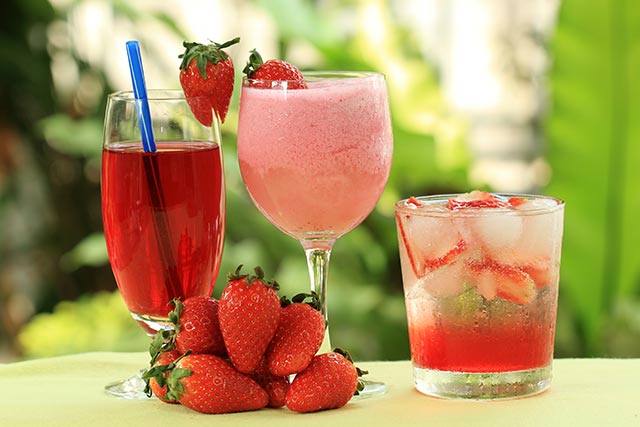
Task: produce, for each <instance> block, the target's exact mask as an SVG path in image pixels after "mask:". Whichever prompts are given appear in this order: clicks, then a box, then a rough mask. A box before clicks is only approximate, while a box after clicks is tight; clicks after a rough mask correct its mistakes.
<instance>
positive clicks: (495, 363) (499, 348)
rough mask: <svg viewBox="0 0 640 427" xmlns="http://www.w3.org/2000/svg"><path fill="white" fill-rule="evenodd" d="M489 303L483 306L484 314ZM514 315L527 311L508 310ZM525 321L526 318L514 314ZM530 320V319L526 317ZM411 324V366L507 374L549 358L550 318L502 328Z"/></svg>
mask: <svg viewBox="0 0 640 427" xmlns="http://www.w3.org/2000/svg"><path fill="white" fill-rule="evenodd" d="M489 306H491V303H489V304H486V307H485V310H488V311H490V310H492V308H487V307H489ZM512 311H514V312H516V311H528V309H523V310H512ZM514 315H515V316H522V317H525V316H527V314H519V313H514ZM528 316H530V315H528ZM490 318H491V315H487V316H486V318H485V321H479V322H477V323H476V322H473V323H472V324H467V323H457V322H451V323H449V324H447V323H444V324H437V323H434V324H420V323H414V324H413V325H411V327H410V328H409V336H410V339H411V342H412V345H411V359H412V360H413V363H414V365H415V366H418V367H421V368H429V369H438V370H442V371H456V372H508V371H523V370H528V369H535V368H541V367H545V366H547V365H549V364H550V363H551V358H552V357H553V336H554V322H553V320H554V319H553V318H552V316H542V317H541V318H540V319H539V320H538V321H534V322H524V321H520V322H518V321H515V322H508V323H505V324H492V323H496V322H495V321H494V322H490V321H488V320H489V319H490Z"/></svg>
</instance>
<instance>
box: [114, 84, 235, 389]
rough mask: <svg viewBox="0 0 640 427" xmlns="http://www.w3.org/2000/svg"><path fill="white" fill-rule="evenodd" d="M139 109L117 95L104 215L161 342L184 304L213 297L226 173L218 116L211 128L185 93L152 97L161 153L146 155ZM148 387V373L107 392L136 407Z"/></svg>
mask: <svg viewBox="0 0 640 427" xmlns="http://www.w3.org/2000/svg"><path fill="white" fill-rule="evenodd" d="M138 102H139V101H136V99H135V98H134V96H133V93H131V92H117V93H114V94H111V95H109V97H108V101H107V111H106V115H105V123H104V142H103V151H102V217H103V222H104V231H105V237H106V241H107V249H108V253H109V260H110V262H111V268H112V270H113V274H114V276H115V278H116V282H117V284H118V288H119V289H120V292H121V294H122V298H123V299H124V302H125V304H126V305H127V307H128V308H129V311H130V312H131V316H132V317H133V318H134V319H135V320H136V321H137V322H138V323H139V324H140V326H141V327H142V328H143V329H144V330H145V332H147V334H148V335H149V336H153V335H154V334H155V333H156V331H158V330H160V329H163V328H168V327H170V326H169V320H168V313H169V311H170V310H171V306H170V304H169V302H170V301H172V300H173V299H174V298H181V299H183V300H184V299H186V298H189V297H191V296H195V295H211V292H212V290H213V285H214V283H215V280H216V277H217V274H218V269H219V266H220V259H221V256H222V247H223V239H224V228H225V192H224V173H223V167H222V155H221V147H220V134H219V128H218V121H217V119H216V118H215V115H214V120H213V126H212V127H208V126H203V125H202V124H201V123H200V122H199V121H198V120H196V118H195V117H194V116H193V114H192V113H191V110H190V108H189V104H188V103H187V101H186V100H185V98H184V96H183V94H182V91H178V90H175V91H157V90H151V91H149V92H148V103H149V111H150V116H151V123H152V129H153V135H154V139H155V147H156V151H155V152H145V151H143V148H142V144H141V141H140V127H139V120H138V119H139V117H138V112H137V109H136V104H137V103H138ZM198 102H199V101H198V99H197V98H190V99H189V103H191V104H192V105H194V103H198ZM204 102H205V101H203V105H207V104H206V103H204ZM143 389H144V382H143V381H142V380H141V378H140V376H139V375H138V376H134V377H132V378H130V379H128V380H125V381H123V382H118V383H114V384H111V385H109V386H107V388H106V390H107V392H109V393H111V394H114V395H117V396H119V397H124V398H131V399H134V398H142V397H146V395H145V394H144V392H143Z"/></svg>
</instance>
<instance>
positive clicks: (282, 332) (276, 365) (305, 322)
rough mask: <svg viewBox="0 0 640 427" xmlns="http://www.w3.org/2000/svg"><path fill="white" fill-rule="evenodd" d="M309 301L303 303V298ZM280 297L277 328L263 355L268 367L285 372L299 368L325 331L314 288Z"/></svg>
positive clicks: (301, 369)
mask: <svg viewBox="0 0 640 427" xmlns="http://www.w3.org/2000/svg"><path fill="white" fill-rule="evenodd" d="M308 297H309V298H311V301H310V302H309V303H304V302H303V301H304V300H305V299H306V298H308ZM292 300H293V303H292V302H291V301H289V300H288V299H286V298H284V297H283V298H282V299H281V300H280V302H281V305H282V306H283V307H282V310H281V311H280V321H279V322H278V329H277V330H276V333H275V335H274V337H273V340H272V341H271V344H270V345H269V348H268V349H267V352H266V354H265V358H266V360H267V366H268V368H269V371H270V372H271V373H272V374H273V375H275V376H285V375H291V374H295V373H297V372H301V371H303V370H304V369H305V368H306V367H307V366H309V363H311V359H313V356H314V355H315V354H316V352H317V351H318V349H319V348H320V345H321V344H322V340H323V339H324V332H325V326H326V323H325V319H324V317H323V316H322V313H320V301H319V299H318V295H317V294H316V293H315V292H312V293H311V294H304V293H303V294H298V295H296V296H294V297H293V298H292Z"/></svg>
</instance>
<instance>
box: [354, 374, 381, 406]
mask: <svg viewBox="0 0 640 427" xmlns="http://www.w3.org/2000/svg"><path fill="white" fill-rule="evenodd" d="M362 382H363V383H364V390H362V391H361V392H359V394H357V395H356V396H353V397H352V398H351V400H352V401H354V402H357V401H359V400H364V399H371V398H372V397H380V396H382V395H383V394H385V393H386V392H387V385H386V384H385V383H383V382H380V381H372V380H364V379H363V380H362Z"/></svg>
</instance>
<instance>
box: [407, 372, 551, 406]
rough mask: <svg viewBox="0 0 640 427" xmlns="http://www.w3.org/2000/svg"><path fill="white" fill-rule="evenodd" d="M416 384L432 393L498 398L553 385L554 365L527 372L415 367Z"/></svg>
mask: <svg viewBox="0 0 640 427" xmlns="http://www.w3.org/2000/svg"><path fill="white" fill-rule="evenodd" d="M413 374H414V380H415V386H416V388H417V389H418V391H419V392H421V393H424V394H426V395H429V396H435V397H444V398H449V399H469V400H498V399H512V398H517V397H525V396H531V395H534V394H538V393H542V392H543V391H545V390H546V389H548V388H549V386H550V385H551V366H547V367H544V368H539V369H531V370H527V371H512V372H497V373H467V372H449V371H438V370H435V369H423V368H418V367H414V368H413Z"/></svg>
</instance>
